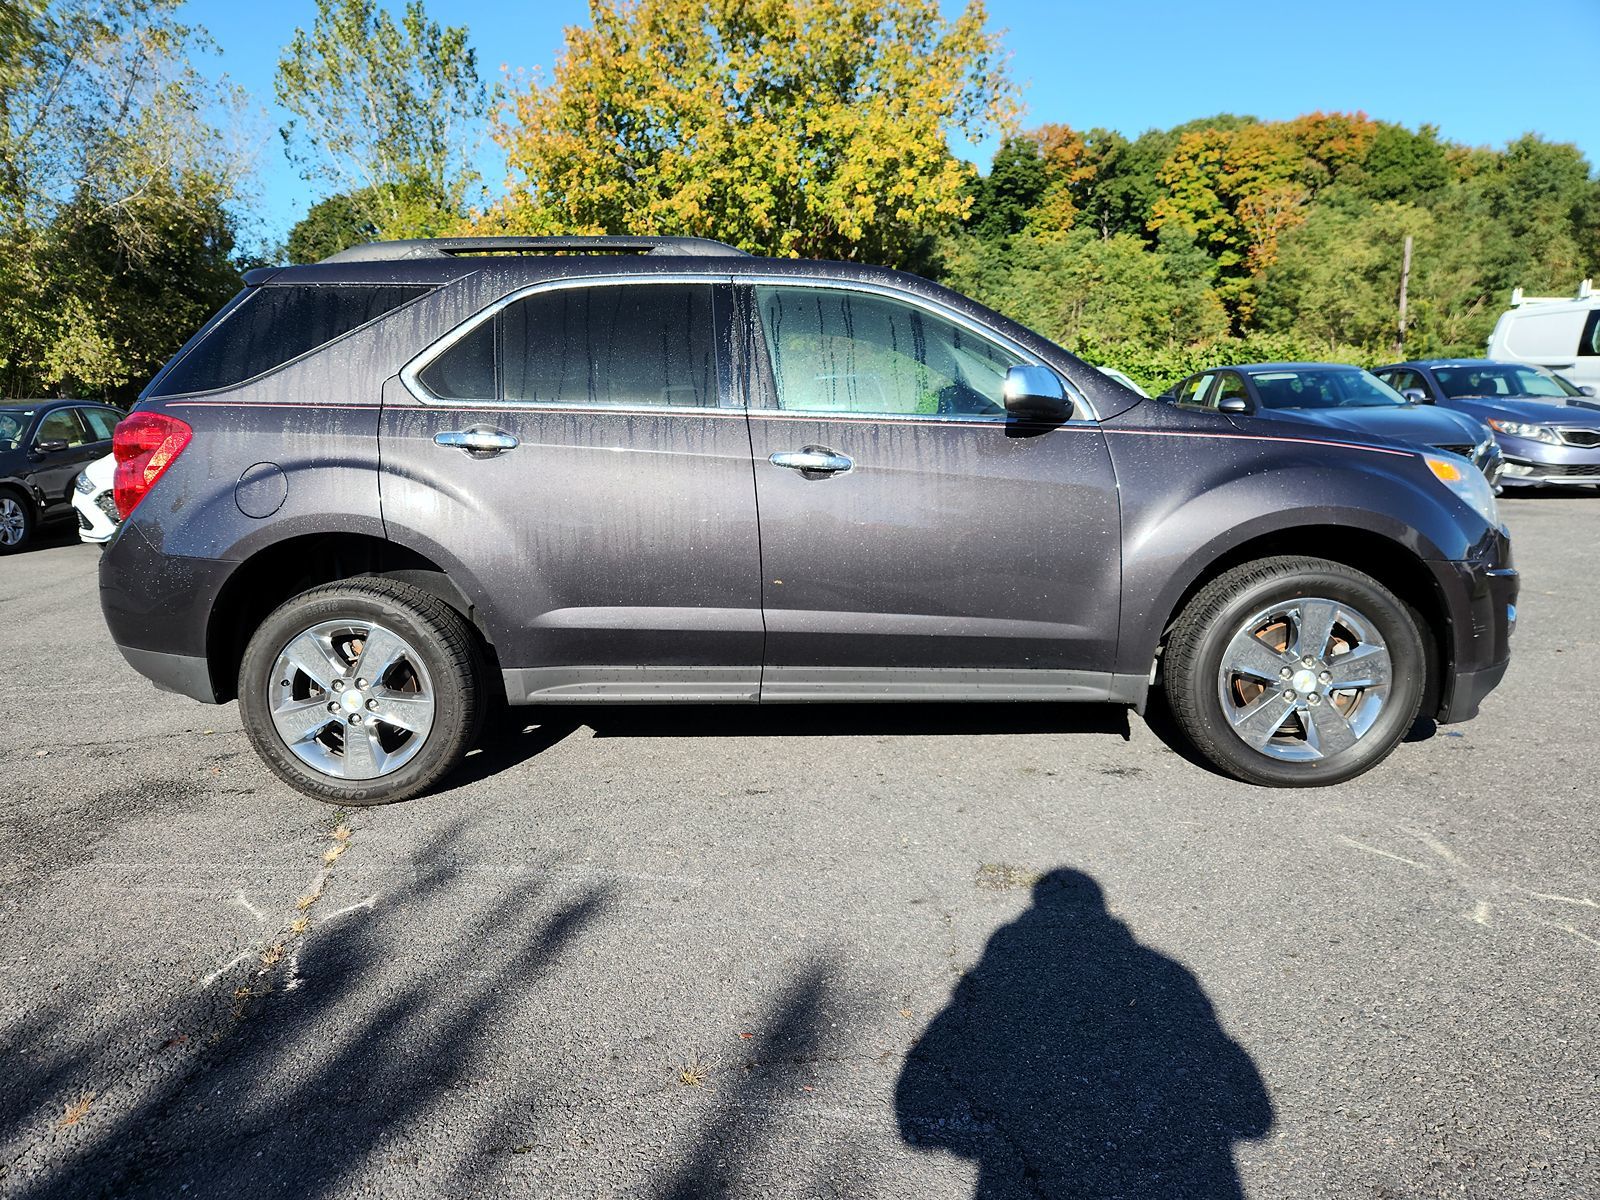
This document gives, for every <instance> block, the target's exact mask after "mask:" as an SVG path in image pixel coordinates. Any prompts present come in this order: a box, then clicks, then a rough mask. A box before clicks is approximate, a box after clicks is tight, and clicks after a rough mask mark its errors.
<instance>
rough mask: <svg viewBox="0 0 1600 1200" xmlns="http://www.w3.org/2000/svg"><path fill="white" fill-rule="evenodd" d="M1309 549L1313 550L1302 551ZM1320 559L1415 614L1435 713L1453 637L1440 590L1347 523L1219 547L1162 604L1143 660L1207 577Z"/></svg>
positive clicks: (1387, 540)
mask: <svg viewBox="0 0 1600 1200" xmlns="http://www.w3.org/2000/svg"><path fill="white" fill-rule="evenodd" d="M1308 545H1314V546H1315V547H1316V550H1315V551H1314V552H1313V551H1308V550H1307V546H1308ZM1280 555H1281V556H1292V557H1302V558H1303V557H1307V556H1309V557H1314V558H1325V559H1328V560H1330V561H1332V562H1337V563H1342V564H1343V565H1345V566H1347V567H1353V568H1354V569H1356V570H1358V571H1361V572H1364V573H1365V574H1367V575H1370V576H1372V577H1373V578H1374V579H1376V580H1377V581H1378V582H1379V583H1381V584H1382V585H1383V586H1384V587H1386V588H1388V589H1389V590H1390V591H1391V592H1393V593H1394V594H1395V595H1396V596H1398V597H1399V598H1400V600H1401V601H1402V602H1403V603H1405V604H1406V605H1407V606H1408V607H1409V608H1410V609H1411V610H1412V611H1413V612H1414V613H1416V614H1417V617H1418V624H1419V626H1420V628H1421V630H1422V634H1423V650H1424V652H1425V655H1426V659H1427V679H1426V681H1425V683H1424V687H1423V697H1422V709H1421V711H1422V712H1423V713H1425V714H1432V713H1435V712H1437V711H1438V709H1439V706H1440V703H1441V701H1442V699H1443V689H1444V681H1445V680H1446V679H1447V678H1449V672H1450V670H1451V667H1452V665H1453V658H1454V653H1455V649H1454V639H1453V638H1452V637H1451V633H1450V629H1451V626H1450V610H1449V606H1448V605H1447V603H1446V601H1445V596H1444V592H1443V591H1442V590H1441V588H1440V587H1439V582H1438V580H1437V579H1436V578H1435V576H1434V574H1433V572H1432V571H1430V570H1429V569H1428V565H1427V563H1426V562H1424V561H1423V560H1422V559H1421V558H1419V557H1418V556H1417V554H1416V552H1415V551H1414V550H1412V549H1411V548H1410V547H1408V546H1406V545H1405V544H1404V543H1403V542H1400V541H1397V540H1396V539H1394V538H1392V537H1389V536H1387V535H1386V534H1383V533H1379V532H1376V531H1374V530H1371V529H1366V528H1362V527H1359V526H1349V525H1296V526H1292V527H1288V528H1282V529H1275V530H1271V531H1269V532H1266V533H1260V534H1257V535H1255V536H1253V537H1250V538H1247V539H1245V540H1244V541H1241V542H1239V543H1237V544H1235V545H1232V546H1228V547H1225V548H1222V549H1221V550H1220V551H1219V552H1217V553H1216V554H1215V555H1213V556H1212V557H1211V558H1209V559H1208V560H1206V561H1204V562H1203V563H1202V564H1200V565H1199V566H1198V567H1197V568H1195V569H1192V570H1191V573H1190V577H1189V579H1188V581H1187V582H1186V583H1185V584H1184V586H1183V587H1182V589H1181V590H1180V591H1179V593H1178V594H1177V596H1176V598H1175V599H1174V600H1173V601H1172V602H1171V603H1170V604H1168V605H1167V606H1166V609H1167V610H1166V612H1165V614H1164V615H1163V617H1162V618H1161V624H1160V627H1159V633H1158V635H1157V637H1156V640H1155V642H1154V643H1153V644H1152V645H1150V646H1149V647H1148V653H1147V657H1145V658H1144V659H1143V661H1145V662H1147V663H1149V662H1154V661H1158V659H1159V656H1160V654H1161V652H1162V650H1163V649H1164V648H1165V646H1166V641H1167V638H1168V636H1169V635H1170V634H1171V632H1172V627H1173V625H1174V624H1175V623H1176V621H1177V619H1178V617H1179V615H1180V614H1181V613H1182V612H1183V610H1184V608H1185V607H1187V606H1188V604H1189V602H1190V601H1191V600H1193V599H1194V597H1195V595H1196V594H1197V593H1198V592H1199V591H1200V590H1201V589H1202V588H1204V587H1205V586H1206V585H1207V584H1208V583H1210V582H1211V581H1212V580H1213V579H1215V578H1217V577H1218V576H1219V575H1222V574H1223V573H1224V572H1227V571H1231V570H1232V569H1233V568H1234V567H1238V566H1242V565H1244V564H1245V563H1249V562H1256V561H1259V560H1260V559H1264V558H1275V557H1278V556H1280Z"/></svg>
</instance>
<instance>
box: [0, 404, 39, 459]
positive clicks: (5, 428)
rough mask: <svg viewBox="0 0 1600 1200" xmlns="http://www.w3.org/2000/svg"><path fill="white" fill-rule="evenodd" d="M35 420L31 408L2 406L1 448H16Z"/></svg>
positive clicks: (0, 421) (0, 419) (0, 418)
mask: <svg viewBox="0 0 1600 1200" xmlns="http://www.w3.org/2000/svg"><path fill="white" fill-rule="evenodd" d="M31 420H33V409H31V408H0V450H15V449H16V448H17V447H18V446H19V445H21V444H22V435H23V434H24V433H26V432H27V430H28V422H30V421H31Z"/></svg>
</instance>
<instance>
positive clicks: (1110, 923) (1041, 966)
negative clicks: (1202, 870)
mask: <svg viewBox="0 0 1600 1200" xmlns="http://www.w3.org/2000/svg"><path fill="white" fill-rule="evenodd" d="M1033 900H1034V902H1033V906H1032V907H1031V908H1029V909H1028V910H1027V911H1026V912H1025V913H1023V914H1022V916H1020V917H1018V918H1017V919H1016V920H1015V921H1013V922H1012V923H1010V924H1009V925H1006V926H1004V927H1002V928H1001V929H1000V930H998V931H997V932H996V933H995V934H994V935H993V936H992V937H991V938H990V939H989V944H988V946H987V947H986V948H985V950H984V954H983V958H982V960H981V961H980V962H979V963H978V965H977V966H976V967H975V968H974V969H973V970H971V971H970V972H968V973H967V974H966V975H965V976H963V978H962V979H961V981H960V982H959V983H958V984H957V985H956V988H955V989H954V991H953V993H952V995H951V998H950V1002H949V1003H948V1004H947V1005H946V1006H945V1008H944V1010H943V1011H942V1012H940V1013H939V1015H938V1016H937V1017H936V1018H935V1019H934V1021H933V1023H932V1024H931V1025H929V1027H928V1028H927V1030H926V1031H925V1032H924V1033H923V1035H922V1037H921V1038H920V1039H919V1040H918V1042H917V1044H916V1046H915V1047H913V1049H912V1050H911V1053H910V1054H909V1055H908V1056H907V1059H906V1065H905V1067H904V1069H903V1071H902V1072H901V1075H900V1079H899V1082H898V1084H897V1087H896V1092H895V1108H896V1114H897V1116H898V1118H899V1124H900V1132H901V1136H902V1137H903V1138H904V1139H905V1140H906V1141H907V1142H908V1143H909V1144H911V1145H914V1146H918V1147H928V1148H937V1149H943V1150H947V1151H949V1152H950V1153H953V1154H956V1155H959V1156H960V1157H963V1158H970V1159H974V1160H976V1161H977V1163H978V1183H977V1188H976V1191H975V1196H976V1197H977V1198H978V1200H996V1198H999V1197H1009V1196H1028V1197H1035V1196H1060V1197H1073V1198H1077V1197H1089V1196H1095V1197H1102V1196H1125V1197H1141V1198H1144V1200H1160V1198H1162V1197H1173V1198H1176V1197H1189V1198H1213V1197H1214V1198H1223V1197H1237V1196H1240V1195H1241V1194H1242V1192H1241V1185H1240V1181H1239V1176H1238V1172H1237V1169H1236V1168H1235V1165H1234V1160H1233V1146H1234V1143H1235V1142H1236V1141H1239V1140H1241V1139H1251V1138H1259V1137H1262V1136H1264V1135H1265V1134H1266V1133H1267V1131H1268V1130H1269V1129H1270V1128H1271V1127H1272V1118H1273V1112H1272V1102H1271V1100H1270V1099H1269V1097H1268V1095H1267V1090H1266V1086H1265V1084H1264V1083H1263V1082H1262V1079H1261V1076H1260V1074H1259V1072H1258V1071H1257V1070H1256V1067H1255V1064H1254V1063H1253V1062H1252V1061H1251V1059H1250V1057H1249V1055H1248V1054H1246V1053H1245V1051H1244V1050H1243V1049H1242V1048H1241V1047H1240V1046H1239V1045H1238V1044H1237V1043H1236V1042H1234V1041H1233V1040H1231V1039H1230V1038H1229V1037H1228V1035H1227V1034H1226V1033H1225V1032H1224V1031H1223V1029H1222V1027H1221V1025H1220V1024H1219V1023H1218V1021H1217V1017H1216V1013H1215V1012H1214V1011H1213V1009H1212V1006H1211V1002H1210V1001H1209V1000H1208V999H1207V998H1206V995H1205V993H1204V991H1202V990H1201V987H1200V984H1199V982H1198V981H1197V980H1196V979H1195V977H1194V976H1193V975H1192V974H1191V973H1190V972H1189V971H1188V970H1186V969H1185V968H1184V967H1182V966H1180V965H1179V964H1178V963H1176V962H1174V961H1173V960H1172V959H1170V958H1167V957H1165V956H1164V955H1161V954H1159V953H1157V952H1156V951H1154V950H1152V949H1150V948H1149V947H1147V946H1143V945H1140V944H1139V942H1138V941H1136V940H1135V939H1134V937H1133V935H1132V934H1131V933H1130V932H1129V930H1128V928H1127V926H1126V925H1124V924H1123V923H1122V922H1121V921H1119V920H1117V919H1115V918H1114V917H1112V916H1111V914H1110V913H1109V912H1107V910H1106V907H1105V900H1104V897H1103V895H1102V893H1101V891H1100V887H1099V885H1098V884H1096V883H1095V881H1094V880H1093V879H1091V878H1090V877H1089V876H1088V875H1085V874H1083V873H1082V872H1079V871H1073V870H1067V869H1058V870H1055V871H1051V872H1050V873H1049V874H1048V875H1046V876H1044V878H1042V879H1041V880H1040V881H1039V882H1038V883H1037V885H1036V886H1035V887H1034V893H1033Z"/></svg>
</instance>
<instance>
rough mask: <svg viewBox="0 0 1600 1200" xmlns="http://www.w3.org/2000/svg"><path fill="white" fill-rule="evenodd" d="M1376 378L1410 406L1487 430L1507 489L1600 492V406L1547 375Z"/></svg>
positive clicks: (1470, 366)
mask: <svg viewBox="0 0 1600 1200" xmlns="http://www.w3.org/2000/svg"><path fill="white" fill-rule="evenodd" d="M1373 374H1375V375H1376V376H1377V377H1378V378H1379V379H1382V380H1383V381H1384V382H1385V383H1387V384H1388V385H1389V386H1390V387H1392V388H1394V389H1395V390H1396V391H1398V392H1400V393H1402V394H1403V395H1405V396H1407V397H1409V398H1410V399H1413V400H1416V401H1419V402H1420V403H1423V404H1436V405H1438V406H1439V407H1440V408H1447V409H1449V410H1451V411H1452V412H1458V413H1463V414H1465V415H1466V416H1469V417H1474V418H1476V419H1477V420H1480V421H1483V422H1486V423H1487V424H1488V425H1489V427H1490V428H1491V429H1493V430H1494V436H1495V440H1496V441H1498V442H1499V443H1500V449H1501V450H1502V451H1503V452H1504V454H1505V460H1506V462H1505V473H1504V474H1503V475H1502V476H1501V479H1500V483H1501V484H1502V485H1503V486H1510V485H1513V484H1514V485H1518V486H1530V485H1533V484H1540V483H1559V484H1600V404H1597V403H1596V402H1595V401H1593V400H1590V399H1588V397H1587V394H1586V393H1584V392H1583V391H1581V390H1579V389H1578V388H1576V387H1574V386H1573V385H1572V384H1570V383H1568V382H1567V381H1566V380H1565V379H1562V378H1561V377H1560V376H1559V375H1555V374H1553V373H1551V372H1550V371H1547V370H1545V369H1544V368H1543V367H1533V366H1528V365H1527V364H1525V363H1507V362H1491V361H1490V360H1488V359H1472V358H1468V359H1459V358H1457V359H1426V360H1423V361H1421V362H1403V363H1395V364H1394V365H1393V366H1388V367H1379V368H1378V369H1377V370H1376V371H1374V372H1373Z"/></svg>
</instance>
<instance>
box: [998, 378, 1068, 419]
mask: <svg viewBox="0 0 1600 1200" xmlns="http://www.w3.org/2000/svg"><path fill="white" fill-rule="evenodd" d="M1004 394H1005V398H1006V411H1007V412H1008V413H1011V414H1012V415H1013V416H1018V417H1028V418H1031V419H1033V420H1035V421H1065V420H1066V419H1067V418H1068V417H1070V416H1071V415H1072V404H1071V402H1070V401H1069V400H1068V399H1067V389H1066V387H1065V386H1064V385H1063V384H1062V382H1061V376H1059V375H1057V374H1056V373H1055V372H1054V371H1052V370H1051V369H1050V368H1049V367H1032V366H1018V367H1012V368H1011V369H1010V370H1009V371H1007V372H1006V382H1005V387H1004Z"/></svg>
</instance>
